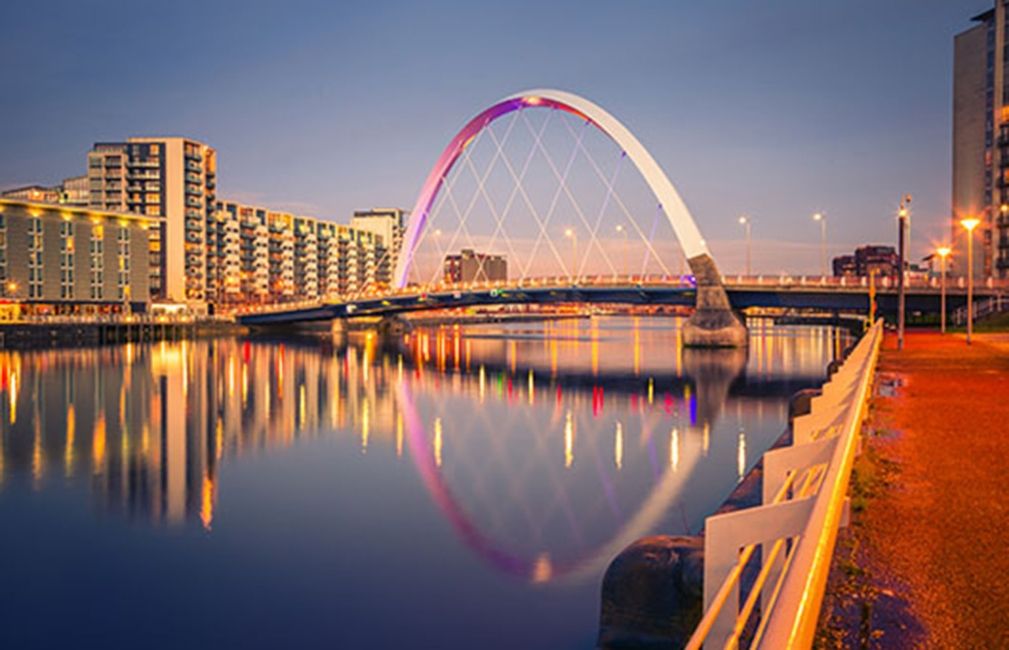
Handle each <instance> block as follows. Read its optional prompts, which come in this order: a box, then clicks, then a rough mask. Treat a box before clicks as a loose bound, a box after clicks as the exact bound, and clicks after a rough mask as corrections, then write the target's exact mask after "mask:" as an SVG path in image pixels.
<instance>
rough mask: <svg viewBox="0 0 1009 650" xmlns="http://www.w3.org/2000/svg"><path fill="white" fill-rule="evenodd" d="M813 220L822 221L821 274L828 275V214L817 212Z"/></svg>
mask: <svg viewBox="0 0 1009 650" xmlns="http://www.w3.org/2000/svg"><path fill="white" fill-rule="evenodd" d="M813 221H818V222H820V275H822V276H824V277H826V275H827V215H825V214H824V213H822V212H817V213H816V214H814V215H813Z"/></svg>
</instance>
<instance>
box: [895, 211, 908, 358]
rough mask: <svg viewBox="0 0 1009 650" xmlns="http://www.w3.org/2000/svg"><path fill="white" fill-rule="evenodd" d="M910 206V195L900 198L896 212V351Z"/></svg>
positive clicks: (901, 336) (903, 301)
mask: <svg viewBox="0 0 1009 650" xmlns="http://www.w3.org/2000/svg"><path fill="white" fill-rule="evenodd" d="M909 205H911V195H910V194H908V195H907V196H905V197H903V198H901V200H900V208H899V209H898V210H897V266H898V273H899V275H898V276H897V349H898V350H903V349H904V322H905V320H904V319H905V317H906V315H905V305H906V292H907V287H906V280H907V271H906V268H907V263H906V262H905V260H906V259H907V251H906V248H907V240H908V239H909V238H908V236H907V235H908V233H909V231H910V224H911V216H910V211H909V210H908V206H909Z"/></svg>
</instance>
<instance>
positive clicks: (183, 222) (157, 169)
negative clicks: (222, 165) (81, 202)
mask: <svg viewBox="0 0 1009 650" xmlns="http://www.w3.org/2000/svg"><path fill="white" fill-rule="evenodd" d="M216 185H217V152H216V151H215V150H214V149H213V147H210V146H208V145H206V144H203V143H201V142H197V141H195V140H191V139H189V138H181V137H131V138H128V139H127V140H126V141H125V142H99V143H96V144H95V145H94V146H93V147H92V149H91V151H90V152H89V153H88V194H89V202H90V206H91V207H92V208H95V209H99V210H113V211H117V212H132V213H134V214H143V215H147V216H160V217H164V219H163V220H162V221H161V227H160V228H159V229H157V230H153V231H152V232H151V242H150V245H151V257H152V260H153V264H152V267H151V292H152V294H153V295H154V296H156V297H157V298H159V299H164V300H171V301H174V302H194V303H203V302H206V301H208V300H209V301H215V300H216V299H217V296H215V295H209V294H208V286H211V285H213V284H214V283H215V281H216V279H217V278H219V277H220V273H221V269H220V268H219V267H217V266H216V261H217V257H216V255H213V254H210V255H208V253H216V249H217V248H218V246H219V244H220V242H219V237H221V236H222V235H223V233H221V232H220V231H219V229H218V228H217V223H216V222H215V221H214V212H215V207H214V204H215V196H216V190H215V188H216Z"/></svg>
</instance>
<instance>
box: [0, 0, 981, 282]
mask: <svg viewBox="0 0 1009 650" xmlns="http://www.w3.org/2000/svg"><path fill="white" fill-rule="evenodd" d="M990 6H991V3H990V2H985V1H984V0H845V1H844V2H811V1H810V0H773V1H768V2H761V3H754V2H743V1H737V0H723V1H721V2H717V3H715V2H703V3H702V2H687V1H684V0H641V1H635V0H627V1H619V2H618V1H615V0H613V1H609V2H598V1H594V0H580V1H574V2H543V0H535V1H527V0H512V1H511V2H507V3H504V2H479V1H474V0H469V1H458V2H453V1H438V0H431V1H427V2H416V1H409V0H408V1H404V2H386V1H383V0H373V1H371V2H297V1H293V0H292V1H288V2H252V1H247V2H226V1H220V2H216V1H213V0H204V1H202V2H189V1H185V0H183V1H173V2H146V1H143V0H133V1H116V2H111V1H103V0H97V1H93V2H80V1H79V0H73V1H71V0H62V1H58V2H45V1H42V0H35V1H20V0H7V1H5V2H4V3H2V4H0V25H3V26H4V28H3V32H4V35H3V38H2V39H0V78H2V79H3V82H2V88H3V90H2V91H0V142H2V143H3V148H2V150H0V188H8V187H15V186H19V185H25V184H30V183H55V182H58V181H59V180H60V179H62V178H64V177H66V176H72V175H77V174H81V173H83V172H84V169H85V161H86V152H87V150H88V149H89V148H90V146H91V144H92V143H93V142H96V141H117V140H123V139H125V138H126V137H127V136H130V135H151V134H162V135H166V134H173V135H186V136H189V137H193V138H196V139H199V140H202V141H205V142H207V143H208V144H210V145H212V146H214V147H216V149H217V151H218V156H219V190H218V192H219V196H221V197H224V198H231V199H236V200H241V201H246V202H252V203H258V204H264V205H268V206H271V207H276V208H278V209H288V210H292V211H296V212H299V213H308V214H314V215H317V216H320V217H328V218H332V219H336V220H340V221H346V220H347V219H348V218H349V216H350V214H351V212H352V211H353V210H355V209H364V208H368V207H371V206H400V207H404V208H410V207H412V206H413V203H414V200H415V198H416V195H417V192H418V191H419V189H420V187H421V185H422V183H423V181H424V177H425V176H426V175H427V172H428V170H429V169H430V167H431V165H432V164H433V163H434V161H435V159H436V158H437V156H438V154H439V153H440V151H441V149H442V148H443V147H444V146H445V145H446V144H447V143H448V141H449V139H450V138H451V137H452V136H453V135H454V133H455V132H456V131H457V130H458V129H459V128H460V127H461V126H462V125H463V124H464V123H465V122H466V121H467V120H468V119H469V118H470V117H472V116H473V115H475V114H476V113H478V112H480V111H481V110H482V109H484V108H486V107H487V106H489V105H490V104H492V103H493V102H494V101H496V100H497V99H500V98H502V97H504V96H507V95H509V94H512V93H514V92H517V91H520V90H524V89H528V88H537V87H551V88H558V89H563V90H568V91H571V92H575V93H578V94H580V95H583V96H585V97H587V98H589V99H591V100H592V101H594V102H596V103H598V104H600V105H601V106H603V107H604V108H606V109H607V110H608V111H610V112H611V113H613V114H614V115H616V116H617V117H618V118H619V119H620V120H621V121H622V122H624V123H625V124H626V125H627V126H628V127H629V128H630V130H631V131H632V132H633V133H634V134H635V135H636V136H637V137H638V138H639V139H640V140H641V141H642V142H643V143H644V144H645V146H646V147H647V148H648V149H649V150H650V151H651V153H652V154H653V156H654V157H655V158H656V159H657V160H658V161H659V163H660V164H661V165H662V167H663V168H664V169H665V171H666V173H667V175H668V176H669V177H670V179H671V180H672V182H673V183H674V185H675V186H676V187H677V189H678V190H679V192H680V194H681V195H682V196H683V198H684V200H685V201H686V203H687V205H688V206H689V207H690V210H691V212H692V214H693V215H694V217H695V219H696V221H697V222H698V225H699V227H700V228H701V231H702V232H703V233H704V235H705V237H706V238H707V240H708V241H709V242H710V243H711V246H712V249H713V251H714V253H715V256H716V258H717V259H719V260H721V261H722V266H723V270H727V267H732V268H736V267H738V264H739V260H740V259H742V255H743V248H744V247H743V245H742V241H741V237H742V235H741V230H740V227H739V225H738V223H737V218H738V216H739V215H740V214H747V215H750V216H751V218H752V223H753V231H752V232H753V241H754V244H753V246H754V253H753V258H754V267H755V269H756V270H758V271H766V272H777V271H778V270H780V269H782V268H784V267H785V266H787V267H788V269H789V270H794V271H796V272H814V271H815V270H816V269H817V268H818V264H819V254H818V251H819V233H820V231H819V227H818V225H817V224H815V223H813V222H812V219H811V215H812V213H814V212H817V211H822V212H824V213H826V214H827V215H828V238H829V242H830V252H831V254H838V253H841V252H845V251H847V250H850V249H851V248H852V247H854V246H855V245H857V244H860V243H869V242H871V243H890V242H892V241H893V240H894V239H895V233H896V227H895V223H894V219H893V216H894V213H895V211H896V208H897V203H898V201H899V199H900V197H901V196H902V195H903V194H907V193H910V194H911V195H912V196H913V202H912V208H913V217H912V244H913V249H912V252H913V253H914V254H916V255H917V254H920V255H924V254H926V253H927V252H928V249H929V248H930V247H931V246H932V245H933V243H935V242H938V241H939V240H941V239H942V238H943V236H944V233H945V231H946V228H945V225H944V223H945V222H944V220H945V219H946V216H947V215H948V214H949V204H950V182H951V181H950V159H951V154H950V133H951V128H952V127H951V105H952V98H951V89H952V78H951V71H952V39H953V35H954V34H956V33H957V32H959V31H962V30H963V29H966V28H968V27H969V26H970V24H971V23H970V17H971V16H973V15H976V14H977V13H980V12H981V11H983V10H985V9H986V8H989V7H990ZM783 259H787V260H789V261H788V262H787V264H786V263H784V262H782V260H783ZM727 272H728V271H727Z"/></svg>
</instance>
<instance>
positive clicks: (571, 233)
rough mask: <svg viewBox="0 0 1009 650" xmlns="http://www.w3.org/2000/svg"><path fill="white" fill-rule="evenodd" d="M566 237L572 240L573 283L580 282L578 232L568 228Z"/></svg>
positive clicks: (565, 232) (565, 233) (565, 231)
mask: <svg viewBox="0 0 1009 650" xmlns="http://www.w3.org/2000/svg"><path fill="white" fill-rule="evenodd" d="M564 236H565V237H567V238H568V239H570V240H571V283H572V284H574V283H575V282H576V281H577V280H578V232H577V231H576V230H575V229H574V228H566V229H565V230H564Z"/></svg>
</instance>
